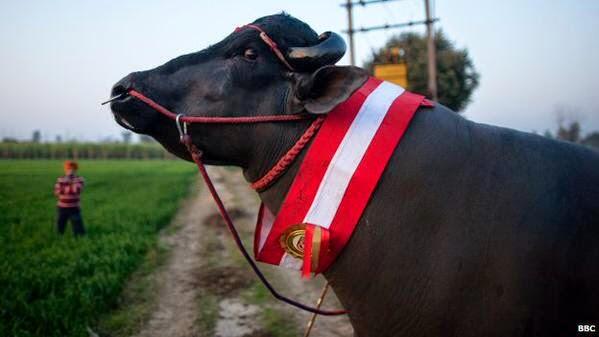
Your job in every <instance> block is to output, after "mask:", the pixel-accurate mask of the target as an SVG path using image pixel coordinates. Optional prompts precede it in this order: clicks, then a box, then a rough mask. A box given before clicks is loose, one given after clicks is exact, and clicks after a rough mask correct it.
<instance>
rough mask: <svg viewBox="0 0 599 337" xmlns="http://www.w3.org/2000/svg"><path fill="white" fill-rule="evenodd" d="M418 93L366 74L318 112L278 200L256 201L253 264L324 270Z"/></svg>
mask: <svg viewBox="0 0 599 337" xmlns="http://www.w3.org/2000/svg"><path fill="white" fill-rule="evenodd" d="M421 105H425V106H430V105H431V103H430V102H429V101H427V100H425V99H424V97H423V96H420V95H415V94H412V93H410V92H407V91H405V90H404V89H403V88H402V87H400V86H397V85H395V84H392V83H389V82H383V81H380V80H378V79H375V78H370V79H369V80H368V81H367V82H366V83H365V84H364V85H363V86H362V87H361V88H360V89H358V90H357V91H356V92H355V93H354V94H352V96H351V97H350V98H349V99H348V100H346V101H345V102H343V103H341V104H340V105H339V106H337V107H336V108H335V109H333V110H332V111H331V112H330V113H329V114H328V115H327V117H326V119H325V121H324V123H323V125H322V127H321V128H320V131H319V132H318V134H317V135H316V137H315V139H314V140H313V142H312V145H311V146H310V148H309V150H308V152H307V153H306V156H305V158H304V160H303V162H302V164H301V166H300V170H299V172H298V174H297V175H296V176H295V179H294V181H293V183H292V185H291V187H290V189H289V192H288V193H287V196H286V197H285V200H284V201H283V204H282V205H281V208H280V210H279V213H278V214H277V215H276V217H275V215H273V214H272V212H271V211H270V210H269V209H268V208H267V207H266V206H265V205H261V206H260V212H259V214H258V222H257V225H256V232H255V238H254V253H255V255H256V259H257V260H258V261H262V262H266V263H270V264H275V265H281V266H285V267H289V268H293V269H302V270H303V275H304V276H309V275H310V273H311V272H315V273H319V272H322V271H325V270H326V269H327V268H328V267H329V266H330V265H331V264H332V263H333V262H334V261H335V258H336V257H337V256H338V255H339V253H340V252H341V250H342V249H343V247H344V246H345V244H346V243H347V242H348V240H349V238H350V237H351V234H352V232H353V230H354V228H355V226H356V224H357V223H358V221H359V219H360V217H361V216H362V213H363V212H364V209H365V208H366V205H367V204H368V201H369V200H370V197H371V195H372V192H373V191H374V189H375V187H376V186H377V183H378V181H379V179H380V177H381V175H382V173H383V171H384V169H385V167H386V165H387V162H388V161H389V159H390V158H391V155H392V154H393V151H394V149H395V147H396V146H397V144H398V143H399V141H400V139H401V137H402V136H403V134H404V132H405V131H406V129H407V127H408V125H409V123H410V120H411V119H412V116H413V115H414V113H415V112H416V110H417V109H418V107H419V106H421Z"/></svg>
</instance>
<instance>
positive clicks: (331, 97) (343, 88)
mask: <svg viewBox="0 0 599 337" xmlns="http://www.w3.org/2000/svg"><path fill="white" fill-rule="evenodd" d="M298 76H299V78H298V81H297V85H296V87H295V99H294V101H295V102H296V103H297V104H298V105H300V106H302V107H303V108H304V109H305V110H306V111H308V112H309V113H313V114H326V113H328V112H329V111H331V110H333V108H335V107H336V106H337V105H338V104H339V103H341V102H343V101H345V100H347V99H348V98H349V96H351V94H353V93H354V91H356V90H357V89H358V88H360V87H361V86H362V84H364V82H366V80H368V73H367V72H366V71H365V70H364V69H362V68H358V67H351V66H347V67H337V66H324V67H321V68H319V69H317V70H316V71H315V72H314V73H312V74H308V75H306V74H300V75H298Z"/></svg>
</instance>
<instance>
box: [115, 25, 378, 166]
mask: <svg viewBox="0 0 599 337" xmlns="http://www.w3.org/2000/svg"><path fill="white" fill-rule="evenodd" d="M253 24H254V25H256V26H258V27H260V28H261V29H262V30H264V31H265V32H266V33H267V34H268V36H270V38H272V40H274V41H275V42H276V43H277V45H278V48H279V49H280V50H281V52H282V53H283V55H284V57H285V60H287V62H288V63H289V64H291V66H292V68H293V70H290V69H288V68H287V67H286V66H285V64H284V63H283V62H281V60H280V59H278V58H277V57H276V55H275V54H274V53H273V52H272V50H271V49H270V47H269V46H268V45H267V44H266V43H264V41H263V40H262V39H261V38H260V35H259V34H260V32H259V31H257V30H255V29H243V28H241V29H238V30H236V31H235V32H233V33H232V34H230V35H229V36H227V37H226V38H225V39H224V40H222V41H220V42H218V43H217V44H215V45H212V46H210V47H208V48H206V49H204V50H202V51H199V52H196V53H192V54H187V55H183V56H180V57H177V58H175V59H173V60H171V61H169V62H167V63H165V64H163V65H161V66H159V67H157V68H154V69H151V70H147V71H139V72H134V73H131V74H130V75H128V76H126V77H125V78H123V79H122V80H120V81H119V82H118V83H116V84H115V85H114V87H113V89H112V95H113V96H116V95H119V94H122V93H124V92H127V91H128V90H129V89H135V90H137V91H139V92H141V93H143V94H144V95H146V96H148V97H150V98H151V99H153V100H154V101H156V102H158V103H159V104H161V105H163V106H164V107H166V108H167V109H169V110H171V111H174V112H176V113H182V114H185V115H188V116H221V117H222V116H231V117H232V116H258V115H275V114H296V113H309V114H324V113H327V112H328V111H330V110H331V109H332V108H334V107H335V106H336V105H337V104H338V103H340V102H342V101H343V100H345V99H347V98H348V97H349V95H350V94H351V93H352V92H353V91H354V90H356V89H357V88H359V87H360V85H361V84H362V83H363V82H364V81H365V80H366V78H367V74H366V73H365V71H364V70H362V69H360V68H356V67H337V66H334V65H333V64H334V63H335V62H337V61H338V60H339V59H340V58H341V57H342V56H343V54H344V52H345V43H344V42H343V40H342V39H341V37H339V36H338V35H337V34H335V33H330V32H327V33H324V34H321V35H320V36H319V35H318V34H317V33H316V32H314V31H313V30H312V29H311V28H310V27H309V26H308V25H307V24H305V23H303V22H302V21H300V20H298V19H296V18H294V17H292V16H289V15H287V14H278V15H271V16H266V17H263V18H260V19H258V20H256V21H255V22H254V23H253ZM111 109H112V111H113V113H114V116H115V119H116V121H117V122H118V123H119V124H120V125H121V126H123V127H125V128H127V129H130V130H132V131H134V132H138V133H143V134H148V135H151V136H153V137H154V138H155V139H156V140H158V141H159V142H160V143H161V144H162V145H163V146H164V147H166V148H167V149H168V150H169V151H170V152H172V153H174V154H175V155H177V156H179V157H181V158H184V159H187V160H189V156H188V154H187V152H186V150H185V148H184V147H183V146H182V145H181V144H179V142H178V134H177V130H176V126H175V123H174V122H173V121H172V120H169V119H167V118H166V117H164V116H162V115H160V114H159V113H158V112H156V111H154V110H153V109H152V108H150V107H148V106H147V105H145V104H144V103H142V102H140V101H138V100H137V99H135V98H134V97H130V96H125V97H124V98H121V99H118V100H115V101H113V102H112V103H111ZM308 123H309V121H301V122H289V123H266V124H252V125H249V124H240V125H231V124H220V125H219V124H202V125H197V124H193V125H190V127H189V128H190V134H191V136H192V139H193V142H194V143H195V144H196V145H197V146H198V147H200V148H201V149H202V150H203V151H204V157H205V161H206V163H208V164H227V165H237V166H241V167H243V168H246V169H247V168H248V167H249V166H251V165H252V162H253V161H258V159H257V157H256V153H258V152H260V153H262V152H269V155H271V156H275V154H274V153H273V151H274V152H276V151H277V150H284V149H285V148H284V146H285V138H289V137H291V138H293V137H294V135H295V134H297V133H299V132H301V131H302V130H303V129H305V127H306V126H307V125H308ZM263 159H264V158H261V159H260V160H261V161H264V160H263ZM256 170H259V168H256Z"/></svg>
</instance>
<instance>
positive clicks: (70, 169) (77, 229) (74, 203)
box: [54, 160, 85, 236]
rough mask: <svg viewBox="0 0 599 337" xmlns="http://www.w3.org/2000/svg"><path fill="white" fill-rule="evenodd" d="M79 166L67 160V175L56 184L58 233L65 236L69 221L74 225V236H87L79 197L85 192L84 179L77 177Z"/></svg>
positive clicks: (65, 168)
mask: <svg viewBox="0 0 599 337" xmlns="http://www.w3.org/2000/svg"><path fill="white" fill-rule="evenodd" d="M77 168H78V165H77V163H76V162H74V161H71V160H67V161H65V162H64V171H65V175H64V176H62V177H58V179H57V180H56V184H54V194H55V195H56V197H57V198H58V217H57V220H56V225H57V227H58V232H59V233H60V234H64V230H65V227H66V224H67V221H68V220H69V219H70V220H71V222H72V224H73V234H75V236H80V235H83V234H85V228H84V227H83V219H82V218H81V209H80V208H79V196H80V194H81V191H82V190H83V184H84V180H83V177H80V176H78V175H77Z"/></svg>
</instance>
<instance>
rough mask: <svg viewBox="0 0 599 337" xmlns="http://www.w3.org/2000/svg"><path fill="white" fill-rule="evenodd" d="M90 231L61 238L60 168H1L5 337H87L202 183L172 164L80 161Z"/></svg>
mask: <svg viewBox="0 0 599 337" xmlns="http://www.w3.org/2000/svg"><path fill="white" fill-rule="evenodd" d="M79 164H80V173H81V175H83V176H84V177H85V179H86V187H85V190H84V193H83V197H82V214H83V218H84V222H85V226H86V230H87V235H86V236H85V237H83V238H77V239H76V238H74V237H73V236H72V235H71V228H70V225H69V228H68V231H67V234H65V236H64V237H61V236H59V235H58V234H57V233H56V229H55V227H54V220H55V212H56V208H55V203H56V201H55V198H54V196H53V195H52V186H53V184H54V181H55V179H56V177H57V176H59V175H61V174H62V163H61V161H32V160H27V161H21V160H3V161H0V200H2V202H1V203H0V247H1V249H0V336H11V337H34V336H35V337H42V336H43V337H58V336H61V337H62V336H71V337H87V336H88V332H87V327H88V326H89V327H91V328H92V329H93V328H94V324H95V322H96V320H97V319H98V317H99V316H100V314H101V313H103V312H106V311H107V310H110V309H111V308H112V307H114V306H115V304H116V300H117V298H118V296H119V294H120V292H121V290H122V288H123V285H124V284H125V282H126V280H127V278H128V277H129V275H130V274H131V272H133V271H134V270H135V269H136V268H137V267H138V266H139V264H140V263H141V261H142V260H143V259H144V256H145V253H146V251H147V249H148V248H149V247H150V246H152V245H154V244H155V242H156V238H157V233H158V231H159V230H160V229H161V228H163V227H164V226H165V225H166V224H168V223H169V221H170V219H171V217H172V215H173V214H174V212H175V211H176V209H177V207H178V204H179V200H181V198H182V197H184V196H185V194H186V193H187V191H188V188H189V184H190V183H191V182H192V179H193V177H194V176H195V171H194V169H193V165H189V164H186V163H183V162H174V161H168V162H167V161H149V162H142V161H123V160H121V161H85V160H84V161H80V162H79Z"/></svg>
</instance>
